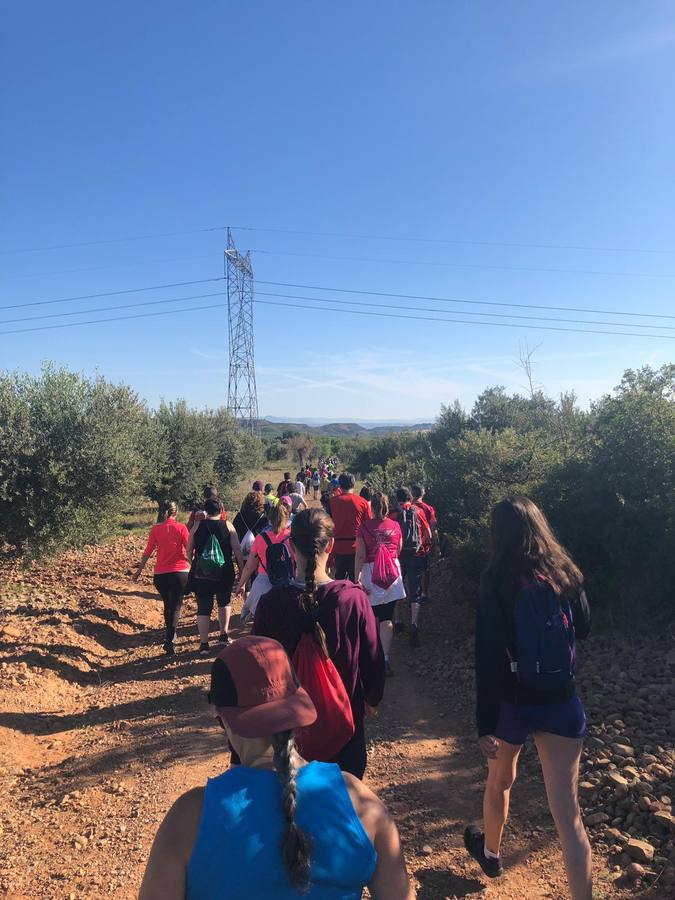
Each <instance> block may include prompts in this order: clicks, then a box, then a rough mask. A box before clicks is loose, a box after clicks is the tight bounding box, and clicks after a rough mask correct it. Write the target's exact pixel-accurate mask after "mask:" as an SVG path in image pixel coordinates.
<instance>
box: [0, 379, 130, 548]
mask: <svg viewBox="0 0 675 900" xmlns="http://www.w3.org/2000/svg"><path fill="white" fill-rule="evenodd" d="M147 422H148V413H147V410H146V408H145V406H144V405H143V404H142V403H141V401H140V400H139V399H138V397H137V396H136V394H135V393H134V392H133V391H132V390H131V389H130V388H128V387H126V386H124V385H114V384H110V383H109V382H107V381H106V380H105V379H103V378H100V377H97V378H93V379H88V378H84V377H82V376H80V375H77V374H75V373H72V372H68V371H66V370H65V369H55V368H53V367H51V366H45V367H44V369H43V370H42V373H41V374H40V375H39V376H37V377H32V376H29V375H18V374H16V373H14V374H12V373H5V374H2V375H0V537H1V539H2V540H3V541H5V542H7V543H8V544H10V545H12V546H13V547H16V548H18V549H19V550H21V551H23V552H25V553H27V554H28V555H39V554H41V553H45V552H49V551H51V550H53V549H55V548H57V547H68V546H76V545H79V544H81V543H83V542H84V541H87V540H95V539H97V538H99V537H100V536H101V535H102V534H104V533H106V532H107V531H108V530H109V529H110V528H111V527H112V526H113V525H114V523H115V521H116V519H117V518H118V517H119V515H120V514H121V513H122V511H123V509H124V508H125V506H126V505H127V504H128V503H129V501H130V499H131V498H132V497H134V496H135V495H136V494H137V493H138V491H139V486H140V484H141V481H142V475H143V471H142V470H143V465H144V459H143V454H142V453H141V448H142V447H143V446H144V445H145V442H146V441H147Z"/></svg>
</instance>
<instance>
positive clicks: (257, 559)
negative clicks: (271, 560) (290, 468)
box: [235, 500, 291, 622]
mask: <svg viewBox="0 0 675 900" xmlns="http://www.w3.org/2000/svg"><path fill="white" fill-rule="evenodd" d="M290 511H291V507H290V505H289V504H287V503H282V502H281V501H280V500H278V501H277V503H276V504H274V505H272V506H269V507H268V508H267V523H268V527H267V528H265V529H263V530H262V531H261V532H260V534H259V535H258V536H257V537H256V538H255V540H254V541H253V544H252V545H251V551H250V553H249V555H248V559H247V560H246V565H245V566H244V567H243V571H242V572H241V574H240V576H239V584H238V585H237V589H236V591H235V593H236V594H237V595H241V594H243V593H244V590H245V588H246V585H247V583H248V580H249V578H250V577H251V576H252V575H253V573H254V572H255V571H256V569H257V570H258V574H257V575H256V577H255V581H254V582H253V584H252V585H251V590H250V591H249V593H248V597H247V598H246V603H245V605H244V608H243V609H242V611H241V620H242V622H247V621H248V620H249V618H250V617H251V616H252V615H253V614H254V613H255V610H256V606H257V605H258V601H259V600H260V598H261V597H262V595H263V594H265V593H267V591H269V590H271V588H272V582H271V581H270V578H269V572H268V566H267V551H268V548H269V547H270V546H272V545H273V544H285V545H286V547H288V539H289V537H290V534H291V531H290V528H289V527H288V519H289V516H290ZM288 557H289V558H290V549H289V550H288Z"/></svg>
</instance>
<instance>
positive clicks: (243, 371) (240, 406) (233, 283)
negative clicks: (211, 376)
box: [225, 228, 258, 433]
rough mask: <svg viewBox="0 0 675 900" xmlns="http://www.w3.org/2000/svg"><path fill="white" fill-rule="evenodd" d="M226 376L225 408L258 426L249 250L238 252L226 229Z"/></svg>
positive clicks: (247, 423)
mask: <svg viewBox="0 0 675 900" xmlns="http://www.w3.org/2000/svg"><path fill="white" fill-rule="evenodd" d="M225 278H226V283H227V322H228V327H229V342H230V377H229V382H228V386H227V408H228V410H229V411H230V413H231V414H232V415H233V416H234V417H235V418H236V419H237V421H238V422H240V424H241V425H242V427H243V428H247V429H248V430H249V431H250V432H252V433H255V432H256V431H257V429H258V395H257V393H256V387H255V362H254V354H253V266H252V265H251V253H250V251H249V252H248V253H247V254H246V256H242V255H241V253H240V252H239V251H238V250H237V248H236V246H235V243H234V238H233V237H232V232H231V230H230V229H229V228H228V229H227V249H226V250H225Z"/></svg>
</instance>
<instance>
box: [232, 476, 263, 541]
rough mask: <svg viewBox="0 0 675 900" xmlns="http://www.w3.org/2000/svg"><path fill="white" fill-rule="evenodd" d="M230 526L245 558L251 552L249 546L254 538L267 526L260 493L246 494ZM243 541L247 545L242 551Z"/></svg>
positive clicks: (261, 493)
mask: <svg viewBox="0 0 675 900" xmlns="http://www.w3.org/2000/svg"><path fill="white" fill-rule="evenodd" d="M232 524H233V525H234V527H235V530H236V532H237V537H238V538H239V542H240V544H241V545H242V548H241V550H242V553H243V554H244V556H245V557H246V556H248V554H249V552H250V550H251V545H252V544H253V541H254V540H255V538H256V537H257V536H258V535H259V534H260V532H261V531H262V530H263V529H264V528H265V527H266V526H267V516H266V515H265V496H264V494H263V492H262V491H249V492H248V494H247V495H246V496H245V497H244V499H243V501H242V504H241V509H240V510H239V512H238V513H237V515H236V516H235V517H234V521H233V523H232ZM249 533H250V534H249ZM246 535H249V537H248V538H247V537H246ZM244 541H246V543H247V544H248V547H247V548H246V549H244Z"/></svg>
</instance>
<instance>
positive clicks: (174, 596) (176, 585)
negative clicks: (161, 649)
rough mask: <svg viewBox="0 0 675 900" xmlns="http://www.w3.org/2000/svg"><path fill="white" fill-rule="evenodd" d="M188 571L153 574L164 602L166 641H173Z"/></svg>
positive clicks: (168, 642)
mask: <svg viewBox="0 0 675 900" xmlns="http://www.w3.org/2000/svg"><path fill="white" fill-rule="evenodd" d="M189 574H190V573H189V572H162V574H161V575H155V577H154V578H153V581H154V583H155V587H156V588H157V590H158V591H159V595H160V597H161V598H162V600H163V602H164V624H165V626H166V638H165V640H166V643H167V644H171V643H173V639H174V638H175V636H176V627H177V626H178V617H179V616H180V608H181V604H182V603H183V595H184V594H185V588H186V587H187V581H188V575H189Z"/></svg>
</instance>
